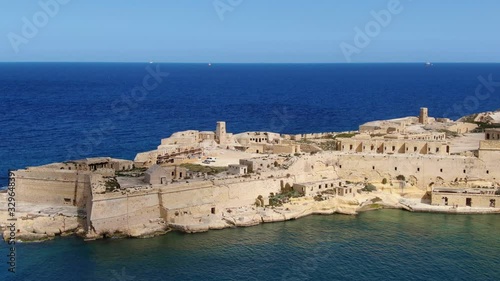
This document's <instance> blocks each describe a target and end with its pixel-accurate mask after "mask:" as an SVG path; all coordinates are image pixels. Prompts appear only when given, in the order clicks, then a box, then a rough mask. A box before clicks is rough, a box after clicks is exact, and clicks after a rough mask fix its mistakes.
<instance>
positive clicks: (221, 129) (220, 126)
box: [215, 121, 227, 144]
mask: <svg viewBox="0 0 500 281" xmlns="http://www.w3.org/2000/svg"><path fill="white" fill-rule="evenodd" d="M215 140H216V141H217V143H219V144H223V143H226V141H227V138H226V122H224V121H219V122H217V129H216V130H215Z"/></svg>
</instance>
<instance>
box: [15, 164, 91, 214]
mask: <svg viewBox="0 0 500 281" xmlns="http://www.w3.org/2000/svg"><path fill="white" fill-rule="evenodd" d="M13 173H14V174H15V178H16V199H17V200H18V201H23V202H30V203H37V204H53V205H76V206H78V207H80V208H84V207H85V204H86V201H87V200H86V198H85V196H84V195H85V188H89V187H90V173H89V172H82V171H80V172H77V171H75V170H71V171H70V170H54V169H33V170H31V169H28V170H17V171H14V172H13Z"/></svg>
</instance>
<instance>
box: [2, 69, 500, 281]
mask: <svg viewBox="0 0 500 281" xmlns="http://www.w3.org/2000/svg"><path fill="white" fill-rule="evenodd" d="M151 73H156V74H155V75H156V78H157V79H156V80H155V79H149V76H148V75H151ZM167 73H168V75H167ZM481 81H482V82H481ZM485 81H494V82H490V83H488V82H485ZM496 81H500V64H439V63H437V64H434V65H433V66H432V67H425V66H424V65H423V64H213V65H212V66H210V67H209V66H208V65H206V64H141V63H135V64H134V63H123V64H122V63H0V159H1V161H0V186H5V185H6V184H7V171H8V169H18V168H23V167H26V166H33V165H40V164H46V163H51V162H55V161H63V160H67V159H75V158H84V157H91V156H112V157H118V158H126V159H133V158H134V156H135V154H136V153H137V152H141V151H147V150H151V149H155V148H156V146H157V145H158V144H159V142H160V139H161V138H165V137H168V136H169V135H170V134H171V133H173V132H176V131H180V130H187V129H199V130H214V129H215V123H216V121H220V120H224V121H226V122H227V127H228V131H229V132H235V133H237V132H242V131H248V130H251V131H258V130H270V131H275V132H281V133H306V132H321V131H344V130H353V129H356V128H357V127H358V125H359V124H361V123H363V122H366V121H371V120H375V119H387V118H395V117H401V116H410V115H412V116H416V115H418V111H419V108H420V107H423V106H425V107H428V108H429V113H430V115H431V116H437V117H443V116H444V117H449V118H452V119H456V118H458V117H460V116H462V115H465V114H470V113H474V112H478V111H488V110H496V109H499V108H500V86H499V85H498V84H499V83H498V82H496ZM144 86H146V88H148V89H147V90H146V89H145V88H144ZM499 232H500V221H499V217H498V216H454V215H436V214H432V215H431V214H412V213H406V212H402V211H377V212H370V213H365V214H362V215H359V216H357V217H346V216H337V215H334V216H325V217H319V216H315V217H308V218H304V219H301V220H298V221H291V222H286V223H276V224H266V225H261V226H256V227H252V228H241V229H229V230H222V231H212V232H209V233H205V234H197V235H184V234H179V233H170V234H168V235H166V236H163V237H158V238H153V239H145V240H128V239H127V240H104V241H95V242H90V243H86V242H83V241H81V240H79V239H77V238H60V239H56V240H54V241H51V242H47V243H41V244H25V245H18V248H17V250H18V272H17V274H16V275H15V276H14V277H13V276H9V275H7V266H6V263H5V262H3V261H1V259H2V258H0V261H1V262H0V264H3V265H4V266H3V268H2V266H0V280H3V279H4V276H6V277H9V278H11V279H12V280H306V279H309V280H500V267H499V266H498V265H499V264H500V259H499V255H498V251H499V250H500V242H499V241H500V239H499V238H498V233H499ZM1 245H2V246H1V248H0V252H1V255H0V257H2V256H3V257H4V258H3V259H4V260H6V257H5V255H6V254H7V246H6V245H5V244H1ZM4 253H5V254H4Z"/></svg>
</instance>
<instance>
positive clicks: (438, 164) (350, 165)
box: [291, 152, 500, 189]
mask: <svg viewBox="0 0 500 281" xmlns="http://www.w3.org/2000/svg"><path fill="white" fill-rule="evenodd" d="M319 164H321V165H319ZM495 167H496V164H495V162H494V161H483V160H482V159H478V158H476V157H465V156H455V155H452V156H436V155H420V156H409V155H378V154H345V153H341V152H330V153H322V154H318V155H314V156H308V157H305V158H300V159H298V161H297V163H296V164H295V165H293V166H292V167H291V171H292V172H293V173H299V171H301V170H302V171H303V172H302V173H309V174H318V175H320V174H325V173H326V172H327V171H328V170H330V171H332V172H333V171H334V172H335V173H337V174H338V176H339V177H340V178H342V179H345V180H352V181H355V180H357V181H364V180H365V178H368V180H380V181H381V180H382V179H383V178H386V179H387V180H391V179H392V180H395V179H396V177H397V176H399V175H403V176H404V177H405V179H406V180H407V181H408V180H412V181H414V182H415V184H416V185H417V186H418V187H420V188H422V189H428V188H429V185H430V184H431V183H438V182H439V181H449V182H451V181H454V180H455V179H459V180H460V179H465V178H468V179H478V178H479V179H484V180H487V181H492V182H495V181H497V180H498V179H499V177H500V171H499V170H498V169H495Z"/></svg>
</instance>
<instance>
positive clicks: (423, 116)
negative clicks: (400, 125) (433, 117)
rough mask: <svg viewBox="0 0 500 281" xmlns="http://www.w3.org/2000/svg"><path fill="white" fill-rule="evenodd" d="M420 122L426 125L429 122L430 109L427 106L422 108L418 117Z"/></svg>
mask: <svg viewBox="0 0 500 281" xmlns="http://www.w3.org/2000/svg"><path fill="white" fill-rule="evenodd" d="M418 122H419V123H420V124H424V125H425V124H427V123H428V122H429V110H428V109H427V107H421V108H420V116H419V117H418Z"/></svg>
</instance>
